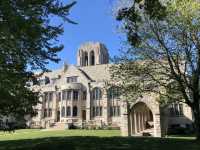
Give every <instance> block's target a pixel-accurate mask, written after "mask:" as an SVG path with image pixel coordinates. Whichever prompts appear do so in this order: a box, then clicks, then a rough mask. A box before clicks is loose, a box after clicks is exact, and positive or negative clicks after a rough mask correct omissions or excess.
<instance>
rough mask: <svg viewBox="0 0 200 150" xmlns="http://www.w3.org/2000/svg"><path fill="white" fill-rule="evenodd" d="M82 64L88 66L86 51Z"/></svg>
mask: <svg viewBox="0 0 200 150" xmlns="http://www.w3.org/2000/svg"><path fill="white" fill-rule="evenodd" d="M83 66H88V53H87V52H85V56H84V64H83Z"/></svg>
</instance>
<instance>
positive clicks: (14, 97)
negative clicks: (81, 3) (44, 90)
mask: <svg viewBox="0 0 200 150" xmlns="http://www.w3.org/2000/svg"><path fill="white" fill-rule="evenodd" d="M74 4H75V2H73V3H71V4H68V5H64V4H63V3H62V2H60V1H59V0H37V1H28V0H26V1H25V0H6V1H0V114H3V115H6V114H10V113H13V114H15V113H20V114H29V113H31V114H32V113H33V107H32V106H34V105H36V104H37V102H38V93H36V92H32V91H31V90H30V89H29V87H28V85H27V83H28V82H31V81H33V80H34V78H35V77H34V75H33V72H34V70H42V71H47V69H46V67H45V65H46V64H47V63H48V62H49V61H53V62H58V61H59V58H58V57H57V52H59V51H61V50H62V49H63V45H60V44H59V43H58V41H57V38H58V36H59V35H61V34H62V33H63V26H62V24H59V25H52V24H51V23H50V22H51V20H52V19H53V18H55V17H57V18H60V19H62V20H63V21H68V22H70V23H74V22H73V21H71V20H69V19H68V18H67V16H68V15H69V10H70V8H71V7H72V6H73V5H74Z"/></svg>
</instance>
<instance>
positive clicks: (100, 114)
mask: <svg viewBox="0 0 200 150" xmlns="http://www.w3.org/2000/svg"><path fill="white" fill-rule="evenodd" d="M99 116H102V107H99Z"/></svg>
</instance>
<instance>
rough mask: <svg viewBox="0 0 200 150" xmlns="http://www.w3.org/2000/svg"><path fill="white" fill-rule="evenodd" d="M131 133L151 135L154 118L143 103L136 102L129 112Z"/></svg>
mask: <svg viewBox="0 0 200 150" xmlns="http://www.w3.org/2000/svg"><path fill="white" fill-rule="evenodd" d="M130 129H131V135H148V136H150V135H152V134H153V132H154V118H153V113H152V111H151V109H150V108H149V107H148V106H147V105H146V104H145V103H144V102H138V103H136V104H135V105H134V106H133V107H132V108H131V112H130Z"/></svg>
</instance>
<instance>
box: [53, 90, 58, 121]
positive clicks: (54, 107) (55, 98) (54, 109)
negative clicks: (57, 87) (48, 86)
mask: <svg viewBox="0 0 200 150" xmlns="http://www.w3.org/2000/svg"><path fill="white" fill-rule="evenodd" d="M56 107H57V93H56V92H53V101H52V119H53V120H54V122H55V121H56V119H57V118H56V113H57V112H56V111H57V110H56Z"/></svg>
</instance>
